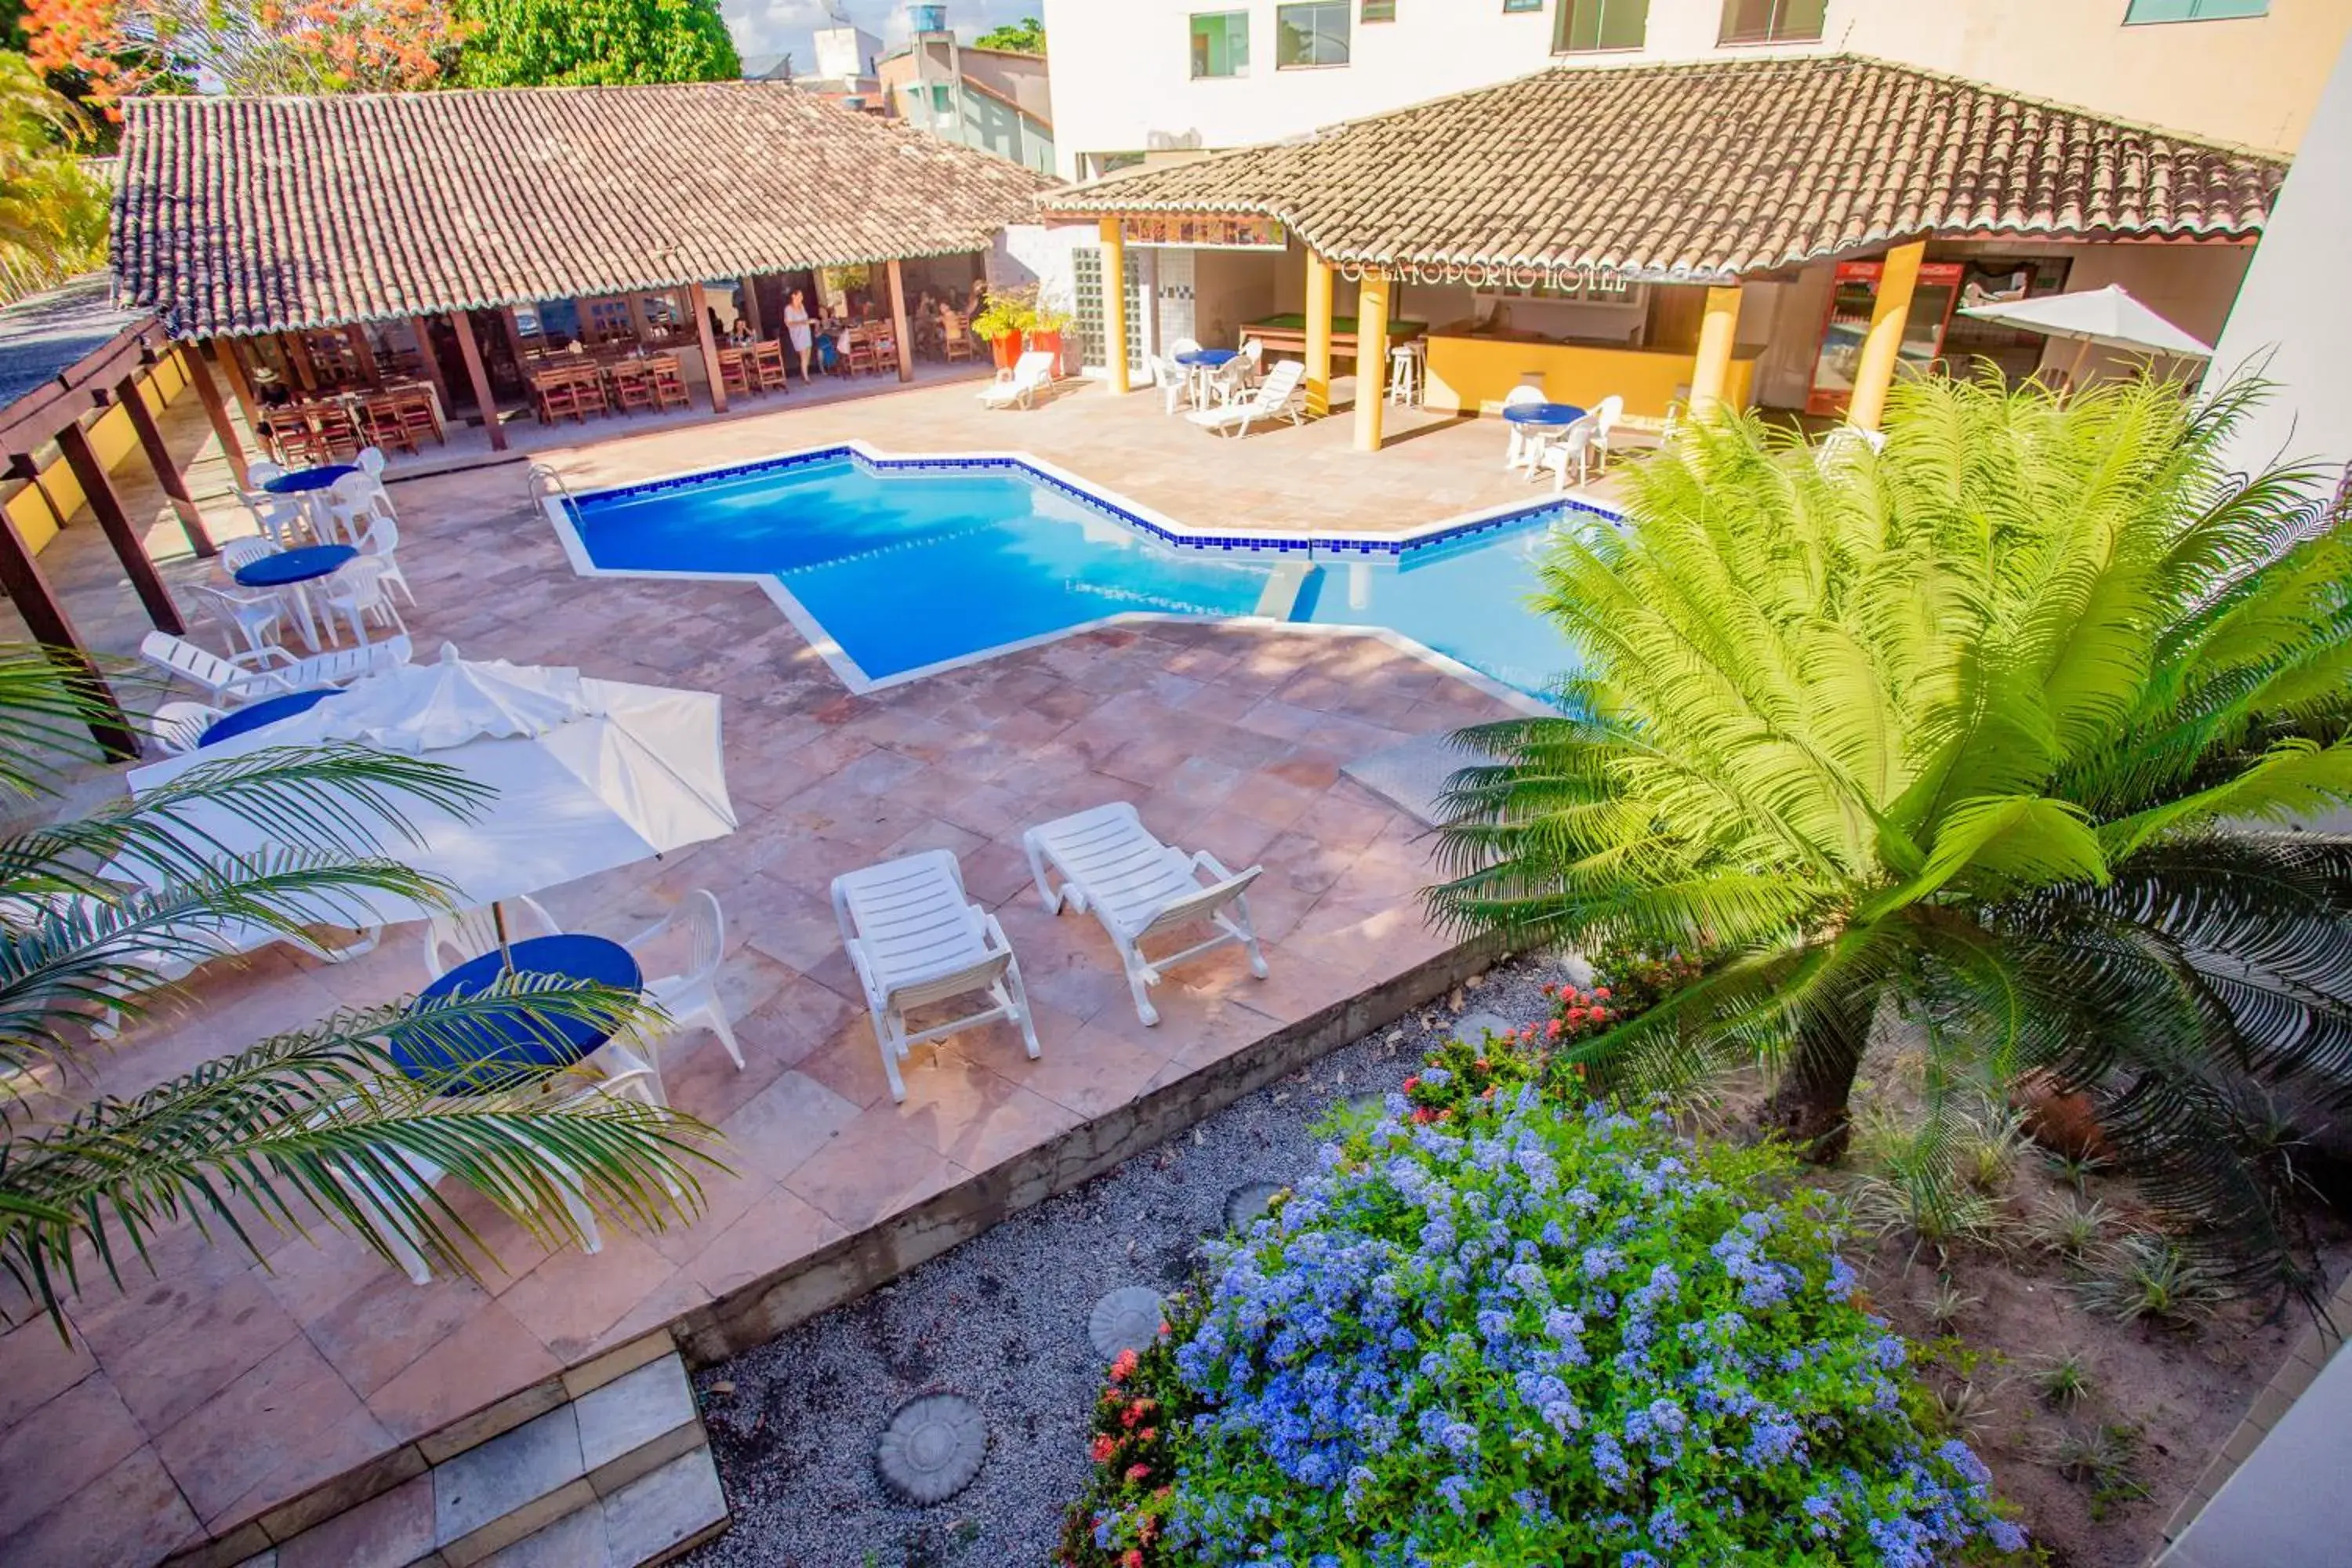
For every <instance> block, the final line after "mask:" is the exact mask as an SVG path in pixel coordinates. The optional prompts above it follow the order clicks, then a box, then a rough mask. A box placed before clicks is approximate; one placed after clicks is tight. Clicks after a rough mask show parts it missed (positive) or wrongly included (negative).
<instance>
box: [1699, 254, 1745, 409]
mask: <svg viewBox="0 0 2352 1568" xmlns="http://www.w3.org/2000/svg"><path fill="white" fill-rule="evenodd" d="M1738 341H1739V285H1738V284H1737V283H1727V284H1724V285H1722V286H1721V287H1719V288H1714V289H1708V290H1707V291H1706V314H1705V315H1704V316H1702V317H1700V318H1699V323H1698V354H1697V357H1696V358H1695V359H1694V360H1692V362H1691V389H1690V412H1691V417H1693V418H1694V419H1703V418H1705V417H1706V416H1707V415H1709V414H1711V413H1713V412H1714V411H1715V409H1716V408H1717V406H1718V405H1721V403H1722V402H1723V389H1724V388H1725V387H1726V386H1727V385H1728V384H1729V383H1730V379H1731V350H1732V345H1733V344H1735V343H1737V342H1738Z"/></svg>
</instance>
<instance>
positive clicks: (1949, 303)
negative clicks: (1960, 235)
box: [1805, 261, 1963, 414]
mask: <svg viewBox="0 0 2352 1568" xmlns="http://www.w3.org/2000/svg"><path fill="white" fill-rule="evenodd" d="M1885 270H1886V265H1885V263H1884V262H1880V261H1841V262H1839V263H1838V266H1837V278H1836V280H1835V281H1834V282H1832V284H1831V285H1830V308H1829V310H1828V312H1827V313H1826V314H1825V315H1824V317H1823V318H1822V346H1821V352H1820V353H1819V354H1817V355H1816V356H1815V358H1814V360H1813V385H1812V391H1811V395H1808V396H1807V397H1806V399H1805V412H1806V413H1808V414H1843V413H1844V412H1845V409H1846V405H1848V404H1849V403H1852V402H1853V375H1854V368H1855V366H1856V364H1857V363H1859V362H1860V360H1861V358H1862V340H1863V339H1864V338H1865V337H1867V336H1868V335H1869V333H1870V317H1871V312H1872V311H1873V310H1875V309H1876V308H1877V305H1878V280H1879V278H1880V276H1881V275H1882V274H1884V273H1885ZM1962 270H1963V268H1962V267H1961V265H1960V263H1958V262H1957V261H1929V262H1926V263H1923V264H1922V265H1921V266H1920V268H1919V282H1918V286H1917V287H1916V288H1915V289H1913V290H1912V291H1911V313H1910V314H1909V315H1908V316H1907V317H1906V318H1905V319H1904V322H1903V347H1902V349H1901V351H1900V358H1899V359H1898V360H1897V362H1896V364H1895V373H1896V374H1898V375H1899V374H1902V372H1903V370H1904V369H1905V368H1906V366H1907V367H1908V368H1909V369H1910V370H1911V371H1912V372H1913V373H1914V374H1921V373H1924V372H1926V371H1927V368H1928V366H1930V365H1931V364H1933V363H1935V361H1936V357H1937V355H1938V354H1940V353H1943V352H1944V328H1945V326H1946V324H1947V323H1948V322H1949V321H1951V319H1952V308H1953V306H1954V305H1956V304H1957V303H1958V301H1959V296H1960V275H1961V272H1962Z"/></svg>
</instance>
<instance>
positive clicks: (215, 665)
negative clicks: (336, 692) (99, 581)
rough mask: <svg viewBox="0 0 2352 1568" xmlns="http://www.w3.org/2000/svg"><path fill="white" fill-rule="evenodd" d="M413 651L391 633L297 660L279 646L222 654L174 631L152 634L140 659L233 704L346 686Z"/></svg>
mask: <svg viewBox="0 0 2352 1568" xmlns="http://www.w3.org/2000/svg"><path fill="white" fill-rule="evenodd" d="M409 652H410V649H409V643H408V639H407V638H406V637H388V638H386V639H385V640H384V641H383V642H379V643H369V644H366V645H364V646H362V647H346V648H337V649H335V650H334V651H332V652H331V653H321V654H313V655H311V656H310V658H296V657H295V656H294V655H292V654H290V653H288V652H287V651H286V650H285V649H284V648H282V647H262V648H256V649H254V650H252V651H250V652H247V653H240V654H233V655H231V656H230V657H229V658H222V657H221V656H220V655H218V654H216V653H212V652H210V651H208V650H206V649H205V648H201V647H197V646H196V645H195V644H194V643H192V642H190V641H188V640H187V638H185V637H173V636H172V635H171V634H170V633H169V632H149V633H148V634H147V636H146V637H145V639H144V640H143V641H142V642H141V643H140V645H139V657H140V658H143V659H145V660H146V661H147V662H148V663H150V664H152V665H154V666H156V667H157V668H161V669H163V670H165V671H167V672H169V673H170V674H172V675H175V676H177V677H179V678H180V679H182V680H184V681H186V682H187V683H188V684H189V685H191V686H194V687H198V688H200V689H203V690H204V691H205V692H206V693H207V694H209V695H210V696H213V697H215V698H220V699H223V700H227V701H230V702H251V701H254V700H257V699H258V698H263V697H277V696H281V695H283V694H285V693H287V692H289V691H304V690H308V689H310V688H311V687H313V686H341V685H342V684H343V683H345V682H346V681H352V680H357V679H359V678H360V677H362V676H363V675H373V674H374V673H375V672H376V671H377V670H379V669H393V668H397V667H399V666H401V665H404V664H406V663H407V662H408V659H409Z"/></svg>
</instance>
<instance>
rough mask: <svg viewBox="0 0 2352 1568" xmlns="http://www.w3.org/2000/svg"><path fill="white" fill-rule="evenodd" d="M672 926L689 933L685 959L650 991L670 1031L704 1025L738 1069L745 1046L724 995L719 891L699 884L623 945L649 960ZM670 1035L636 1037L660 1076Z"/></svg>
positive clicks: (651, 984)
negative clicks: (648, 952)
mask: <svg viewBox="0 0 2352 1568" xmlns="http://www.w3.org/2000/svg"><path fill="white" fill-rule="evenodd" d="M671 931H677V932H678V933H679V934H681V935H683V936H684V937H685V939H686V964H685V967H684V968H682V969H680V970H679V971H678V972H677V973H675V974H665V975H662V976H661V977H659V978H658V979H654V980H648V981H646V999H647V1000H648V1001H651V1002H652V1003H653V1004H654V1005H656V1006H658V1007H659V1008H660V1009H661V1010H662V1012H663V1013H664V1014H665V1015H667V1016H668V1018H669V1022H670V1033H671V1034H681V1035H682V1034H684V1033H685V1032H686V1031H687V1030H688V1029H692V1028H696V1027H703V1028H708V1029H709V1031H710V1032H711V1033H712V1034H714V1035H716V1036H718V1037H719V1044H720V1045H722V1046H725V1047H727V1055H728V1056H729V1057H730V1058H732V1059H733V1061H734V1063H735V1070H736V1071H737V1072H741V1071H742V1070H743V1047H741V1046H740V1045H737V1044H736V1043H735V1026H734V1024H733V1023H732V1022H731V1021H730V1019H729V1018H728V1016H727V1005H726V1003H724V1002H723V1001H721V1000H720V999H719V963H720V961H722V960H723V959H725V958H726V956H727V912H726V911H725V910H722V909H720V908H719V896H718V895H717V894H716V893H713V892H712V891H711V890H710V889H708V888H697V889H694V890H693V891H692V892H690V893H688V894H687V895H686V897H685V898H683V899H680V900H678V902H677V908H676V909H674V910H670V912H669V913H667V915H664V916H663V917H662V918H661V919H660V920H658V921H656V922H654V923H653V924H652V925H650V926H647V927H646V929H645V930H643V931H639V932H638V933H637V934H636V935H635V936H633V937H631V938H629V940H628V941H627V942H624V943H622V945H623V946H625V947H626V948H627V949H628V950H629V951H630V952H633V953H635V954H636V956H637V963H638V964H639V965H640V967H643V966H644V964H645V952H644V950H645V949H646V948H648V947H651V946H653V945H654V944H655V943H656V942H660V941H661V939H662V938H663V937H664V936H666V935H667V934H668V933H669V932H671ZM664 1038H667V1036H663V1037H655V1036H651V1035H645V1034H640V1035H638V1036H637V1037H636V1039H637V1041H638V1042H639V1043H641V1044H642V1045H643V1046H644V1047H645V1048H646V1060H647V1061H648V1062H651V1063H652V1064H653V1068H654V1072H655V1074H656V1078H658V1076H659V1075H660V1072H661V1055H660V1046H661V1041H662V1039H664Z"/></svg>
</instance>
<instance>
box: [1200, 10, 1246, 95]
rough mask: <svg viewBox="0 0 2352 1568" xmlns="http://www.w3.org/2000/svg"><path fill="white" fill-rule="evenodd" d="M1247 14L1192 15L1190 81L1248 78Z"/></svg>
mask: <svg viewBox="0 0 2352 1568" xmlns="http://www.w3.org/2000/svg"><path fill="white" fill-rule="evenodd" d="M1249 27H1250V14H1249V13H1248V12H1246V11H1195V12H1194V13H1192V79H1193V80H1194V81H1201V80H1203V79H1210V78H1215V77H1236V76H1247V75H1249Z"/></svg>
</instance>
